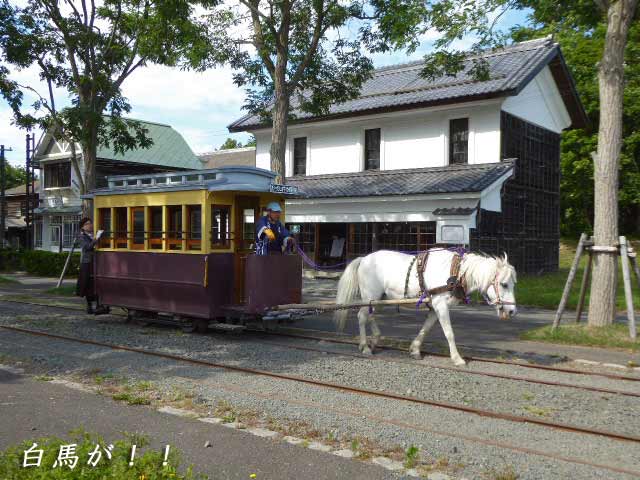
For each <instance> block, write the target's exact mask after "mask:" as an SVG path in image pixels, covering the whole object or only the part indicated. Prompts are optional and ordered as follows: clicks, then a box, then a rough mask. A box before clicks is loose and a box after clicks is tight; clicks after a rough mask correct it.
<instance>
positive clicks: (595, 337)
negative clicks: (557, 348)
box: [520, 323, 640, 351]
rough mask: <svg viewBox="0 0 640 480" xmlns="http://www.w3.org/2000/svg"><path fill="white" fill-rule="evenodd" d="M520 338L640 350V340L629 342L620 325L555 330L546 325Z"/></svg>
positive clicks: (574, 325)
mask: <svg viewBox="0 0 640 480" xmlns="http://www.w3.org/2000/svg"><path fill="white" fill-rule="evenodd" d="M520 338H521V339H522V340H534V341H537V342H549V343H560V344H565V345H584V346H588V347H606V348H625V349H629V350H633V351H638V350H640V340H636V341H633V340H631V339H630V338H629V329H628V327H627V325H624V324H621V323H616V324H613V325H607V326H605V327H589V326H588V325H586V324H584V323H569V324H564V325H560V326H559V327H558V328H556V329H555V330H553V329H552V326H551V325H547V326H544V327H539V328H534V329H533V330H529V331H527V332H523V333H521V334H520Z"/></svg>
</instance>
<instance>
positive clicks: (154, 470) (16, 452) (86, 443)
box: [0, 432, 208, 480]
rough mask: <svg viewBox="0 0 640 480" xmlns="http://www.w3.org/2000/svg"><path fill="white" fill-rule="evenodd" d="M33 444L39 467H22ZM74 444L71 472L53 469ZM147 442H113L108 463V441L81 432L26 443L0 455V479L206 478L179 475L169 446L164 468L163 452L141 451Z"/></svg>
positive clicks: (138, 439)
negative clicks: (60, 455)
mask: <svg viewBox="0 0 640 480" xmlns="http://www.w3.org/2000/svg"><path fill="white" fill-rule="evenodd" d="M34 442H35V443H37V444H38V446H37V447H35V449H36V450H43V451H44V454H43V457H42V461H41V463H40V466H39V467H35V466H32V467H23V466H22V465H23V459H24V452H25V450H27V449H29V448H31V447H32V446H33V444H34ZM74 443H75V444H77V446H76V448H75V452H74V453H73V455H75V456H77V457H78V461H77V463H76V465H75V467H74V468H73V469H71V468H69V466H64V465H63V466H58V467H56V468H53V465H54V462H55V461H56V459H57V458H58V453H59V451H60V447H61V446H64V445H69V444H74ZM147 443H148V442H147V440H146V439H145V438H144V437H139V436H129V437H128V438H125V439H123V440H119V441H116V442H113V449H112V450H111V459H110V460H109V459H108V458H107V455H106V453H105V452H106V450H105V449H107V448H108V446H109V444H110V442H105V441H104V439H102V438H101V437H98V436H96V435H91V434H88V433H85V432H75V433H72V435H71V438H70V440H63V439H60V438H56V437H49V438H40V439H37V440H35V441H26V442H23V443H22V444H20V445H17V446H14V447H9V448H8V449H7V450H5V451H4V452H0V478H2V479H7V480H14V479H15V480H18V479H20V480H36V479H42V478H51V479H59V480H75V479H83V480H98V479H100V480H103V479H114V480H116V479H117V480H128V479H131V480H140V479H145V480H147V479H148V480H152V479H153V480H196V479H203V480H204V479H206V478H208V477H206V476H204V475H199V474H194V473H193V471H192V468H191V467H189V468H186V469H180V470H182V472H179V471H178V469H179V466H180V454H179V452H177V451H176V450H175V448H173V447H171V448H170V450H169V457H168V459H167V465H166V466H163V462H164V452H160V451H154V450H149V449H146V450H144V451H143V450H141V449H142V447H145V446H146V445H147ZM96 445H98V446H99V451H100V452H101V453H102V456H101V458H100V461H99V462H98V463H97V464H96V465H95V466H91V465H89V464H88V463H87V462H88V460H89V458H90V453H91V452H93V451H94V449H95V448H96ZM132 445H136V454H135V458H134V460H133V466H130V465H129V461H130V459H131V447H132ZM94 458H95V457H94Z"/></svg>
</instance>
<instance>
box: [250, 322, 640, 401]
mask: <svg viewBox="0 0 640 480" xmlns="http://www.w3.org/2000/svg"><path fill="white" fill-rule="evenodd" d="M254 332H256V333H264V332H260V331H259V330H257V331H254V330H251V333H254ZM266 345H273V346H276V347H283V348H290V349H293V350H300V351H308V352H318V353H325V354H330V355H338V356H344V357H350V358H360V359H363V360H375V361H381V362H388V363H395V364H399V365H407V366H410V367H414V366H417V367H421V368H434V369H437V370H446V371H451V372H458V373H462V374H465V375H479V376H484V377H491V378H501V379H505V380H514V381H518V382H525V383H537V384H540V385H547V386H552V387H564V388H573V389H576V390H586V391H590V392H598V393H608V394H612V395H624V396H628V397H637V398H640V393H635V392H628V391H625V390H614V389H610V388H604V387H592V386H589V385H576V384H573V383H565V382H556V381H553V380H539V379H537V378H531V377H518V376H515V375H507V374H503V373H492V372H480V371H475V370H463V369H461V368H456V367H448V366H445V365H429V364H425V363H417V362H411V361H407V360H400V359H397V358H382V357H376V356H371V355H362V354H358V353H349V352H337V351H335V350H325V349H322V348H314V347H304V346H300V345H291V344H287V343H279V342H267V343H266Z"/></svg>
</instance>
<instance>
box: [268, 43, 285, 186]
mask: <svg viewBox="0 0 640 480" xmlns="http://www.w3.org/2000/svg"><path fill="white" fill-rule="evenodd" d="M282 57H284V55H278V60H277V64H276V71H275V75H274V77H275V78H274V79H273V80H274V87H275V104H274V106H273V111H272V113H271V116H272V121H273V127H272V130H271V149H270V154H271V171H272V172H274V173H275V174H276V179H275V181H276V183H285V176H286V171H287V170H286V159H285V155H286V152H287V123H288V119H289V91H288V87H287V83H286V77H285V75H286V70H285V67H286V59H285V58H282Z"/></svg>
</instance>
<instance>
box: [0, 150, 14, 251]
mask: <svg viewBox="0 0 640 480" xmlns="http://www.w3.org/2000/svg"><path fill="white" fill-rule="evenodd" d="M12 151H13V150H11V148H5V146H4V145H0V248H4V244H5V231H4V229H5V223H4V222H5V217H6V216H7V213H6V211H7V208H6V205H7V198H6V197H5V194H4V191H5V187H6V185H7V169H6V166H5V164H6V160H5V158H4V152H12Z"/></svg>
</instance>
